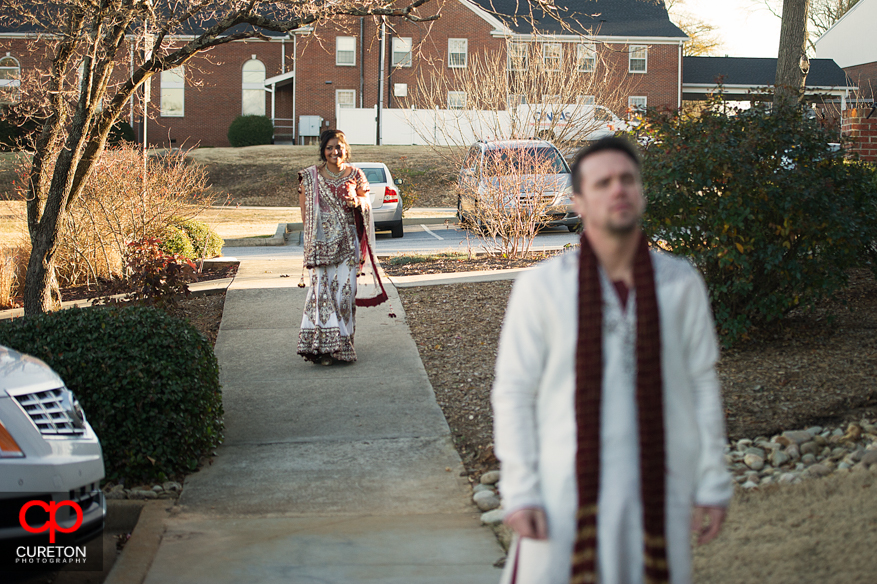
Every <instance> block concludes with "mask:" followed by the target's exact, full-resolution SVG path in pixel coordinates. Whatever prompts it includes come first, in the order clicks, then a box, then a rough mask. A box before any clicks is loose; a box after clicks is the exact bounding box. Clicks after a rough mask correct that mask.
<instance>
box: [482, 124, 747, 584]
mask: <svg viewBox="0 0 877 584" xmlns="http://www.w3.org/2000/svg"><path fill="white" fill-rule="evenodd" d="M573 190H574V195H573V204H574V206H575V209H576V211H577V212H578V213H579V214H580V215H581V216H582V218H583V221H584V227H585V229H584V234H583V237H582V246H581V249H580V250H578V251H576V252H570V253H566V254H563V255H562V256H560V257H557V258H553V259H551V260H549V261H547V262H544V263H542V264H540V265H539V266H538V267H537V268H536V269H534V270H532V271H530V272H527V273H525V274H523V275H522V276H521V277H520V278H519V279H518V281H517V282H516V283H515V286H514V289H513V291H512V295H511V298H510V300H509V306H508V311H507V313H506V318H505V323H504V324H503V329H502V335H501V338H500V344H499V354H498V357H497V362H496V381H495V383H494V387H493V397H492V401H493V409H494V420H495V450H496V455H497V457H498V458H499V460H500V462H501V464H502V478H501V482H500V491H501V493H502V496H503V501H504V506H505V509H506V516H505V522H506V524H507V525H509V526H510V527H511V528H512V529H513V530H514V531H515V532H516V538H515V542H514V544H513V546H512V549H511V550H510V553H509V558H508V560H507V562H506V568H505V571H504V574H503V582H504V583H514V584H567V583H568V582H571V583H573V584H579V583H585V582H600V583H601V584H640V583H647V584H651V583H657V582H672V583H674V584H685V583H688V582H690V581H691V550H690V534H691V531H692V530H693V531H694V532H695V533H697V535H698V540H699V542H700V543H706V542H708V541H710V540H711V539H712V538H714V537H715V536H716V535H717V533H718V531H719V528H720V526H721V523H722V520H723V519H724V516H725V509H726V507H727V504H728V502H729V500H730V497H731V493H732V489H731V480H730V476H729V474H728V472H727V470H726V468H725V465H724V458H723V448H724V445H725V443H726V439H725V430H724V418H723V414H722V405H721V397H720V393H719V384H718V379H717V377H716V372H715V362H716V360H717V358H718V347H717V343H716V338H715V328H714V324H713V319H712V314H711V311H710V306H709V298H708V296H707V291H706V287H705V286H704V283H703V280H702V278H701V276H700V274H699V273H698V272H697V271H696V270H695V269H694V268H693V267H692V266H691V264H689V263H688V262H687V261H686V260H684V259H681V258H678V257H675V256H673V255H670V254H667V253H663V252H657V251H655V250H650V249H649V247H648V244H647V242H646V238H645V236H644V234H643V233H642V232H641V230H640V221H641V218H642V214H643V211H644V209H645V199H644V197H643V189H642V183H641V179H640V162H639V156H638V153H637V151H636V148H635V146H634V145H632V144H631V143H630V142H628V141H627V140H623V139H619V138H607V139H604V140H600V141H598V142H596V143H594V144H592V145H591V146H589V147H588V148H586V149H584V150H582V151H581V152H579V154H578V155H577V157H576V159H575V162H574V163H573Z"/></svg>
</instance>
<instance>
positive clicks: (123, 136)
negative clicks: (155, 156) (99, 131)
mask: <svg viewBox="0 0 877 584" xmlns="http://www.w3.org/2000/svg"><path fill="white" fill-rule="evenodd" d="M135 141H137V134H135V133H134V128H132V127H131V124H129V123H128V122H126V121H125V120H117V121H116V123H115V124H113V127H112V128H110V133H109V135H108V136H107V144H111V145H113V146H116V145H118V144H119V143H120V142H135Z"/></svg>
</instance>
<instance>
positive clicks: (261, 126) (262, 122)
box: [228, 115, 274, 148]
mask: <svg viewBox="0 0 877 584" xmlns="http://www.w3.org/2000/svg"><path fill="white" fill-rule="evenodd" d="M273 138H274V124H272V123H271V120H270V119H269V118H268V117H267V116H256V115H247V116H238V117H236V118H235V119H234V121H233V122H232V123H231V125H230V126H229V127H228V141H229V143H230V144H231V145H232V146H234V147H235V148H238V147H241V146H258V145H260V144H270V143H271V141H272V140H273Z"/></svg>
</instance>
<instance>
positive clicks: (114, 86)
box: [0, 0, 552, 314]
mask: <svg viewBox="0 0 877 584" xmlns="http://www.w3.org/2000/svg"><path fill="white" fill-rule="evenodd" d="M432 1H433V0H278V1H274V2H263V1H260V0H246V1H244V0H155V2H153V1H151V0H36V1H25V0H4V2H3V5H2V7H0V23H2V24H3V25H4V26H6V27H8V28H9V29H11V30H28V31H33V32H34V34H35V35H36V36H37V38H36V41H35V49H34V50H36V51H40V52H42V53H43V54H45V62H46V68H45V69H44V70H42V71H40V72H39V75H35V76H32V77H31V78H27V79H22V86H21V102H20V103H19V104H18V105H17V106H16V107H15V108H14V109H15V110H16V113H18V114H21V113H30V114H36V115H38V116H39V119H40V120H41V122H42V127H41V129H40V131H39V133H38V136H37V138H36V142H35V144H34V145H33V150H34V154H33V158H32V163H31V166H30V170H29V175H28V186H27V223H28V231H29V237H30V241H31V254H30V260H29V262H28V266H27V275H26V278H25V289H24V306H25V312H26V314H36V313H41V312H45V311H49V310H52V309H54V308H56V307H57V306H58V302H59V294H58V284H57V280H56V277H55V261H56V252H57V249H58V241H59V235H60V233H61V226H62V221H61V219H62V218H63V217H64V215H65V214H66V213H68V212H69V210H70V208H71V205H73V204H74V202H75V201H76V199H77V198H78V197H79V196H80V195H81V193H82V191H83V187H84V185H85V183H86V182H87V180H88V178H89V176H90V175H91V174H92V172H93V171H94V168H95V165H96V163H97V161H98V159H99V157H100V154H101V152H102V151H103V150H104V148H105V145H106V141H107V136H108V134H109V132H110V129H111V128H112V126H113V124H114V123H115V122H116V120H117V119H118V118H119V116H120V115H121V114H122V112H123V111H124V109H125V108H126V106H127V104H128V101H129V100H130V99H131V98H132V97H133V96H134V95H135V93H136V92H137V91H138V89H139V88H140V87H141V86H142V85H143V84H144V83H145V82H147V81H149V80H150V79H151V78H152V77H153V76H154V75H156V74H158V73H160V72H161V71H165V70H168V69H172V68H175V67H179V66H181V65H184V64H187V63H189V62H190V61H191V60H192V59H194V58H195V57H197V56H199V55H203V54H204V53H205V52H206V51H209V50H210V49H212V48H214V47H217V46H220V45H223V44H226V43H230V42H232V41H238V40H244V39H265V38H266V37H265V36H264V34H263V32H262V31H263V30H270V31H276V32H289V31H293V30H296V29H299V28H301V27H304V26H308V25H312V24H313V25H318V24H325V23H328V22H336V21H341V20H344V19H345V18H347V17H348V16H382V17H387V18H389V19H391V20H393V19H396V20H398V19H406V20H410V21H429V20H435V19H436V18H438V14H437V13H438V9H436V10H435V11H433V12H432V14H430V15H422V14H421V12H420V11H421V9H423V8H424V7H425V6H426V5H428V4H429V3H430V2H432ZM531 1H532V2H535V3H536V4H538V5H539V6H547V7H550V6H552V0H531ZM436 4H438V3H436ZM144 29H148V32H149V35H148V36H147V35H143V36H141V37H140V39H141V42H143V43H144V45H147V44H148V46H145V47H144V46H140V47H138V50H136V51H134V52H133V53H132V54H133V58H134V62H133V63H132V66H131V68H130V71H128V72H125V71H124V69H125V67H123V66H120V65H121V64H122V63H126V62H127V60H128V57H129V54H128V51H127V49H128V44H127V43H132V42H136V41H137V35H138V33H139V32H140V31H142V30H144ZM182 34H185V35H186V36H176V37H175V36H174V35H182ZM147 39H148V43H147ZM171 39H174V40H173V42H171ZM144 48H145V49H146V50H141V49H144ZM126 64H127V63H126ZM79 71H81V74H80V73H78V72H79Z"/></svg>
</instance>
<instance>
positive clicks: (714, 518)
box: [691, 506, 727, 545]
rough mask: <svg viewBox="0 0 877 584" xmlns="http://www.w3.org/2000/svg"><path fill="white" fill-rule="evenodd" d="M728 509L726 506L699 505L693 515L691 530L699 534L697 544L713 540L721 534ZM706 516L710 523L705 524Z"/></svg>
mask: <svg viewBox="0 0 877 584" xmlns="http://www.w3.org/2000/svg"><path fill="white" fill-rule="evenodd" d="M726 512H727V510H726V509H725V508H724V507H706V506H698V507H695V508H694V513H693V514H692V516H691V531H692V532H693V533H695V534H697V545H703V544H705V543H709V542H711V541H712V540H713V539H715V537H716V536H717V535H718V534H719V529H721V527H722V522H723V521H724V520H725V513H726ZM704 518H706V519H709V523H707V524H706V525H704V523H703V520H704Z"/></svg>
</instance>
